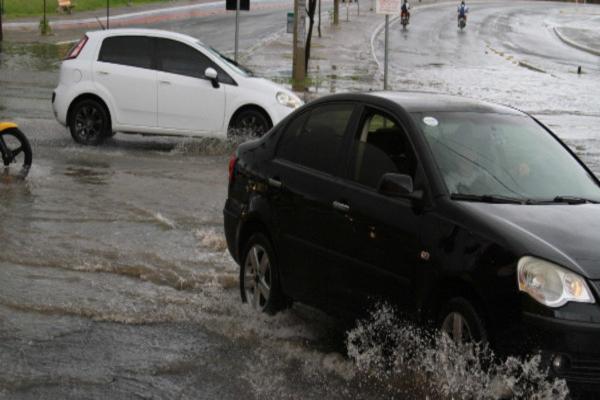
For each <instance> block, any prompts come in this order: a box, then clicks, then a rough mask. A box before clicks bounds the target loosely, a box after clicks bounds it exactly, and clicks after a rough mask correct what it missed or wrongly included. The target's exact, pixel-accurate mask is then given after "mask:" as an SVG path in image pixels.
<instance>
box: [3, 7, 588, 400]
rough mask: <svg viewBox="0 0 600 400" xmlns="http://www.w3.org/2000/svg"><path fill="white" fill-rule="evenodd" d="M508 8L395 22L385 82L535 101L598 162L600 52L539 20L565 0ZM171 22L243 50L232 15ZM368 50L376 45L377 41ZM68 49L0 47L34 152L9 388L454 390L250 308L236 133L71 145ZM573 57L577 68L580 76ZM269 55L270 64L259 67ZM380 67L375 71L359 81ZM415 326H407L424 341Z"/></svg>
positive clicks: (451, 356)
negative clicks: (463, 26) (240, 232)
mask: <svg viewBox="0 0 600 400" xmlns="http://www.w3.org/2000/svg"><path fill="white" fill-rule="evenodd" d="M500 6H502V7H508V6H506V5H505V4H504V3H502V5H500V4H499V3H493V2H486V3H473V4H472V6H471V17H470V18H471V19H470V21H469V26H468V27H467V31H466V32H463V33H459V32H458V31H457V30H456V28H455V26H454V5H435V6H433V7H430V8H425V7H423V8H422V9H420V10H417V9H415V10H414V12H413V22H412V24H411V26H410V27H409V30H408V31H407V32H401V31H400V30H399V29H398V27H397V25H394V26H393V28H394V29H392V35H393V37H392V48H393V52H392V79H391V82H392V86H393V87H395V88H417V89H427V90H438V91H445V92H450V93H463V94H466V95H469V96H472V97H476V98H482V99H488V100H494V101H500V102H504V103H509V104H513V105H515V106H518V107H521V108H523V109H525V110H527V111H531V112H534V113H535V114H536V115H538V116H540V117H541V118H543V119H544V121H546V122H548V123H550V124H551V125H552V126H553V127H554V128H555V129H557V132H559V134H561V136H563V137H565V138H566V139H567V140H568V141H569V143H570V144H571V145H572V146H573V147H574V148H575V149H576V151H578V153H579V154H581V155H582V156H583V157H584V158H585V159H586V160H587V161H588V162H590V164H591V165H592V167H593V168H594V170H595V171H596V172H598V171H600V162H598V160H600V156H599V155H600V151H599V150H600V143H599V142H598V139H597V138H598V135H599V132H598V128H597V126H600V125H599V124H598V118H599V115H598V113H599V111H600V110H598V108H597V105H596V104H597V103H596V102H594V101H591V100H597V99H598V98H599V97H598V96H599V90H600V89H598V82H599V80H598V79H597V78H598V76H597V74H598V70H597V68H595V65H597V60H596V64H594V62H595V61H594V59H593V58H590V55H589V54H586V53H580V52H578V51H577V50H575V49H572V48H570V47H567V46H566V45H564V44H562V42H559V41H558V39H557V38H556V37H554V36H552V35H546V34H545V33H540V32H537V31H536V29H535V27H534V25H533V23H534V22H535V23H540V21H553V20H554V19H555V18H558V17H561V16H562V15H564V13H561V12H560V10H561V9H562V10H564V9H569V8H568V6H566V5H561V4H554V3H519V5H515V6H511V7H514V8H518V7H521V8H522V9H524V10H525V11H526V12H524V13H514V12H512V11H510V10H509V12H505V13H504V14H506V15H509V16H510V17H506V16H505V15H504V14H502V13H499V12H498V10H499V7H500ZM561 7H563V8H561ZM565 7H566V8H565ZM505 9H507V8H503V10H505ZM363 10H364V8H363ZM284 16H285V11H284V10H279V11H276V10H270V11H261V12H252V13H250V14H245V16H244V18H243V20H242V32H244V33H245V34H244V35H243V37H242V48H243V49H248V48H249V47H251V46H253V45H254V44H255V43H257V42H260V41H261V40H265V39H266V38H268V37H269V36H270V35H272V34H273V33H276V32H277V31H278V30H280V29H282V28H283V27H284V25H283V23H284V21H285V19H284ZM506 18H509V19H506ZM521 18H523V19H521ZM360 21H361V24H360V25H351V23H348V25H346V26H348V27H350V26H352V27H353V29H355V30H356V31H359V30H363V31H364V32H367V33H370V32H372V31H373V30H374V29H375V27H376V25H377V24H378V23H379V21H381V17H380V16H363V17H361V19H360ZM160 27H162V28H166V29H173V30H177V31H182V32H186V33H190V34H193V35H195V36H198V37H201V38H202V39H203V40H204V41H205V42H207V43H209V44H210V45H212V46H215V47H217V48H220V49H223V50H225V51H227V50H231V49H232V48H233V30H232V28H231V27H232V16H231V15H222V16H212V17H210V18H199V19H196V20H190V21H186V22H181V21H178V22H165V23H162V24H160ZM532 31H533V32H532ZM338 32H344V31H343V29H339V30H335V29H331V30H327V31H326V36H327V35H328V36H329V37H330V38H331V40H330V39H327V40H326V41H325V42H326V43H329V45H328V46H329V47H328V48H327V49H320V52H321V54H325V55H326V54H327V52H329V53H336V55H337V54H339V53H343V51H341V50H345V49H347V48H349V46H348V45H347V44H345V43H344V40H345V39H347V38H348V36H344V35H340V36H336V35H338ZM78 34H79V33H78ZM246 34H247V35H248V36H247V37H246ZM362 36H363V35H360V34H357V35H356V36H355V37H356V38H358V39H361V38H362ZM367 36H368V35H367ZM378 38H380V37H378ZM325 42H324V43H325ZM281 43H282V42H281V41H279V42H277V46H281ZM514 43H518V45H515V44H514ZM375 44H376V50H377V51H376V54H378V56H379V57H380V56H381V47H380V46H379V44H380V41H379V39H377V40H375ZM552 49H558V51H555V50H552ZM326 50H327V51H326ZM65 51H66V47H60V46H58V47H57V46H49V45H47V44H30V45H26V46H16V45H11V44H5V45H4V47H3V51H2V53H1V54H0V93H1V94H2V95H1V96H0V118H2V117H10V118H15V119H17V121H18V122H19V123H20V124H21V125H22V126H23V128H24V130H25V131H26V133H27V134H28V135H29V136H30V137H31V139H32V141H33V144H34V152H35V161H34V166H33V168H32V171H31V173H30V176H29V177H28V179H27V181H26V182H24V183H12V184H2V185H1V186H0V220H1V221H2V223H0V241H1V243H2V252H1V253H0V365H2V366H3V368H2V369H1V371H0V398H9V399H21V398H22V399H32V398H40V397H42V398H46V399H65V398H98V399H100V398H183V399H186V398H189V399H240V398H256V399H298V398H303V399H322V398H327V399H350V398H352V399H375V398H391V397H393V396H395V398H416V399H418V398H423V396H424V392H427V393H429V394H433V395H434V396H433V397H432V398H443V397H444V396H443V395H441V394H440V393H441V392H440V391H441V390H442V388H447V386H443V385H439V386H436V385H434V384H433V383H431V384H428V385H416V386H415V385H412V386H411V385H405V386H402V385H399V387H400V390H398V385H397V384H398V382H403V384H405V383H407V382H406V376H400V377H398V376H389V375H386V374H387V372H388V369H387V366H385V365H383V366H382V365H374V364H371V363H369V361H373V360H376V359H377V358H376V356H377V352H378V350H379V349H380V348H379V347H378V344H380V343H378V342H377V341H376V340H375V341H374V342H372V343H368V345H367V348H368V349H371V350H372V353H371V355H372V357H373V358H372V359H371V360H366V359H363V360H362V361H361V362H362V363H363V364H364V365H370V366H371V368H370V369H369V371H366V372H365V371H361V370H360V369H358V368H357V367H356V365H355V364H353V363H352V362H351V361H349V360H348V359H346V358H344V357H342V356H341V354H343V353H345V352H346V346H345V343H344V333H343V331H342V327H341V326H340V325H339V324H338V323H337V322H336V321H334V320H332V319H331V318H329V317H326V316H324V315H322V314H320V313H318V312H316V311H314V310H310V309H306V308H303V307H301V306H296V307H295V308H294V309H292V310H291V311H289V312H287V313H284V314H281V315H278V316H276V317H274V318H269V317H264V316H257V315H253V314H249V313H248V312H247V311H248V310H247V308H245V307H244V306H243V305H241V304H240V302H239V295H238V289H237V267H236V265H235V264H234V263H233V262H232V260H231V259H230V257H229V256H228V254H227V252H226V250H225V242H224V239H223V232H222V226H221V221H222V216H221V209H222V205H223V201H224V198H225V191H226V179H227V172H226V171H227V157H228V155H229V154H230V153H231V151H232V149H233V146H234V144H233V143H229V142H224V141H216V140H201V139H200V140H193V139H181V138H153V137H137V136H125V135H117V136H116V137H115V138H114V139H113V140H110V141H109V142H108V143H107V144H106V145H105V146H102V147H100V148H91V147H82V146H77V145H75V144H73V142H72V140H71V139H70V137H69V136H68V134H67V133H66V131H65V130H64V129H63V128H62V127H60V126H59V125H58V124H56V122H54V121H53V119H52V116H51V111H50V105H49V98H50V94H51V90H52V88H53V87H54V85H55V82H56V79H57V67H58V65H59V61H58V60H59V59H60V54H62V53H64V52H65ZM278 51H279V52H283V50H282V49H281V48H280V47H274V48H271V49H270V51H269V52H267V53H266V54H277V52H278ZM553 51H554V52H553ZM364 54H368V46H365V49H363V53H361V57H363V56H364ZM280 58H281V57H280ZM360 59H361V62H362V61H364V59H363V58H360ZM571 59H573V61H574V62H573V64H572V65H571V63H570V62H569V60H571ZM343 60H344V58H340V60H339V61H343ZM280 61H281V60H279V61H278V62H280ZM519 62H521V65H519ZM524 64H527V65H528V66H523V65H524ZM529 64H531V65H529ZM576 64H581V65H583V66H584V72H585V74H584V75H581V76H578V75H576V74H575V72H574V66H575V65H576ZM269 66H270V62H269V59H268V58H266V59H265V62H264V69H263V71H262V72H263V73H266V74H268V71H269ZM340 68H344V66H343V65H341V64H340ZM532 68H533V69H532ZM364 70H365V71H371V69H369V68H365V69H364ZM541 71H543V72H541ZM366 73H367V74H369V72H366ZM361 78H362V77H361ZM371 78H373V80H374V81H376V79H377V78H378V77H377V76H376V77H370V76H368V77H366V78H365V79H371ZM331 79H334V78H333V77H332V78H331ZM336 88H337V90H344V88H343V87H342V86H341V85H337V86H336ZM382 318H383V319H384V320H383V321H380V322H381V325H382V326H386V320H385V315H383V316H382ZM403 328H405V327H403ZM409 328H410V327H409ZM409 328H407V329H399V330H398V331H399V332H401V333H402V335H407V336H405V337H404V339H406V342H407V343H415V340H414V336H413V337H412V338H411V337H410V335H414V331H413V330H411V329H409ZM367 331H368V330H367ZM360 335H361V334H360V332H359V333H358V336H359V337H360ZM367 336H368V335H367ZM401 338H402V337H401ZM365 339H368V337H365ZM369 346H371V347H369ZM432 350H439V349H431V348H429V347H427V344H425V347H424V348H422V349H419V351H418V352H419V353H420V354H428V353H427V352H431V351H432ZM445 351H448V353H443V354H446V355H447V356H448V360H450V361H448V362H446V363H443V366H444V368H448V370H447V371H446V370H444V372H447V373H448V376H449V377H450V378H448V381H452V382H453V385H454V386H452V388H453V390H455V391H458V392H457V393H458V394H461V393H463V394H464V393H466V391H470V392H469V393H474V396H476V395H475V394H477V395H481V396H493V394H491V393H490V392H489V391H486V390H487V387H486V386H485V385H486V382H487V384H489V383H490V382H493V381H494V379H495V378H496V377H495V376H491V377H490V376H486V375H485V374H483V373H477V372H478V371H475V372H474V373H473V374H464V371H463V370H462V367H461V366H462V365H463V364H461V362H458V361H464V359H462V358H460V357H461V354H456V353H452V352H451V351H449V350H448V349H445ZM430 362H431V360H430ZM453 366H458V367H457V369H452V368H453ZM428 367H430V368H441V367H442V364H440V365H430V366H428ZM527 367H528V371H529V373H531V371H533V373H534V374H533V375H532V376H533V377H536V376H537V375H535V373H536V369H535V368H529V367H531V364H528V365H527ZM408 376H410V375H408ZM500 378H501V379H504V378H507V379H510V377H506V376H500ZM532 379H533V378H532ZM536 379H537V378H536ZM390 382H391V383H394V386H389V385H388V383H390ZM408 383H410V382H408ZM446 383H447V382H446ZM461 390H462V392H461ZM541 397H544V396H543V395H541ZM455 398H456V396H455Z"/></svg>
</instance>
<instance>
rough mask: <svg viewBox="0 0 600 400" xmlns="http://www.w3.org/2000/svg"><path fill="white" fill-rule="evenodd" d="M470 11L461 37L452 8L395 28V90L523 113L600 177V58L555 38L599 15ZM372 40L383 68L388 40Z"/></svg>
mask: <svg viewBox="0 0 600 400" xmlns="http://www.w3.org/2000/svg"><path fill="white" fill-rule="evenodd" d="M469 5H470V14H469V17H468V23H467V27H466V29H465V30H464V31H462V32H461V31H460V30H459V29H458V28H457V26H456V7H455V5H454V3H452V4H434V5H432V6H426V7H423V8H421V9H418V10H415V11H414V12H413V16H412V21H411V25H410V26H409V29H408V30H407V31H405V32H403V31H401V29H400V27H399V26H398V24H397V23H396V24H394V25H392V29H391V32H392V33H391V36H390V43H391V44H390V48H391V50H390V77H391V79H390V82H391V87H392V88H395V89H419V90H422V89H425V90H436V91H442V92H449V93H454V94H462V95H465V96H469V97H474V98H478V99H483V100H490V101H494V102H498V103H501V104H507V105H510V106H513V107H517V108H520V109H522V110H524V111H527V112H529V113H532V114H534V115H536V116H537V117H539V118H540V119H541V120H542V121H543V122H545V123H547V124H549V125H550V126H551V127H552V128H553V129H555V130H556V131H557V133H558V134H559V135H560V136H561V137H563V138H564V139H566V140H567V141H569V143H570V144H572V145H573V147H576V148H578V149H579V151H580V153H581V154H582V155H583V157H584V158H585V159H586V161H587V162H588V163H589V164H590V165H591V166H592V167H593V168H594V170H595V171H596V172H598V171H600V154H599V151H598V150H599V149H600V147H598V137H600V128H598V127H599V126H600V108H599V107H598V99H599V98H600V83H599V82H600V79H599V78H600V57H599V56H596V55H593V54H590V53H588V52H585V51H582V50H579V49H576V48H574V47H572V46H569V45H567V44H566V43H564V42H562V41H561V40H560V39H559V38H558V37H557V36H556V34H555V33H554V31H553V28H554V27H560V26H573V25H577V24H581V23H582V18H584V17H582V15H583V16H587V17H586V18H587V20H586V23H588V24H590V23H591V22H590V21H589V18H592V17H594V16H595V18H598V17H597V16H598V14H599V13H600V7H598V6H584V5H580V6H577V5H572V4H565V3H560V2H515V3H508V4H507V3H506V2H493V1H492V2H472V3H469ZM375 39H376V40H375V41H374V45H375V54H376V56H377V58H378V59H379V60H380V62H381V60H383V34H382V33H379V34H378V35H377V36H376V38H375ZM578 66H581V67H582V71H583V73H582V74H581V75H578V74H577V67H578Z"/></svg>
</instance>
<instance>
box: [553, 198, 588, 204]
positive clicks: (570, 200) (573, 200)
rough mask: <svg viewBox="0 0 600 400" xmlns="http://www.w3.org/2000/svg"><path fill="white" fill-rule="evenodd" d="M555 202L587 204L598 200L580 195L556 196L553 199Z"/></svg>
mask: <svg viewBox="0 0 600 400" xmlns="http://www.w3.org/2000/svg"><path fill="white" fill-rule="evenodd" d="M552 202H553V203H567V204H585V203H593V204H598V201H597V200H591V199H586V198H585V197H578V196H556V197H555V198H554V199H552Z"/></svg>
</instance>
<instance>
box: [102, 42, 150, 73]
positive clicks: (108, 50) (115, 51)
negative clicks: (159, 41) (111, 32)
mask: <svg viewBox="0 0 600 400" xmlns="http://www.w3.org/2000/svg"><path fill="white" fill-rule="evenodd" d="M152 47H153V46H152V39H151V38H148V37H144V36H114V37H108V38H106V39H104V41H103V42H102V47H101V48H100V54H99V56H98V61H102V62H106V63H112V64H121V65H127V66H131V67H139V68H152Z"/></svg>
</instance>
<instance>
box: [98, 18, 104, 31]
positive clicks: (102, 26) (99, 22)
mask: <svg viewBox="0 0 600 400" xmlns="http://www.w3.org/2000/svg"><path fill="white" fill-rule="evenodd" d="M96 21H98V24H100V27H101V28H102V30H103V31H105V30H106V28H105V27H104V25H102V21H100V18H98V16H96Z"/></svg>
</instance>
